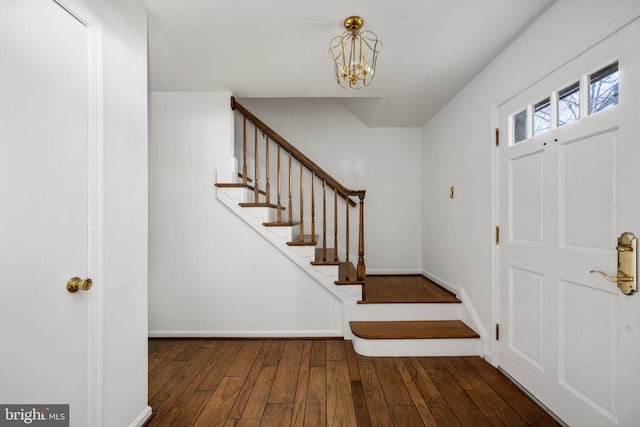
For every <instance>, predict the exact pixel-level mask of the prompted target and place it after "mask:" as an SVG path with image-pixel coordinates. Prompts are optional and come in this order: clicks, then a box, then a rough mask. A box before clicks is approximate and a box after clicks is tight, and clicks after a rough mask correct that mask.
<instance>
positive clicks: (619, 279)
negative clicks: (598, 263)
mask: <svg viewBox="0 0 640 427" xmlns="http://www.w3.org/2000/svg"><path fill="white" fill-rule="evenodd" d="M590 273H598V274H600V275H601V276H602V277H604V278H605V279H607V280H608V281H610V282H614V283H617V282H633V277H621V276H609V275H608V274H607V273H605V272H604V271H602V270H591V271H590Z"/></svg>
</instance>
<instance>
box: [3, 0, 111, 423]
mask: <svg viewBox="0 0 640 427" xmlns="http://www.w3.org/2000/svg"><path fill="white" fill-rule="evenodd" d="M0 6H1V10H2V13H0V58H2V59H1V61H2V65H1V66H0V93H1V94H2V96H1V97H0V177H1V178H0V199H1V200H2V203H1V207H0V259H2V268H1V269H0V282H1V283H2V287H3V297H2V299H0V325H1V326H0V328H1V329H2V334H1V335H2V337H3V340H4V343H3V345H2V346H1V347H0V372H1V375H0V384H2V385H1V386H0V403H2V404H23V405H29V404H34V405H35V404H38V405H41V404H69V405H70V423H71V425H72V426H75V425H88V426H92V425H96V423H97V421H96V420H98V419H99V416H100V415H99V411H100V408H99V406H100V405H99V401H100V392H99V389H100V384H99V375H98V374H99V371H100V357H99V354H100V350H101V349H100V348H99V335H100V334H99V321H98V320H99V317H98V313H96V311H97V310H95V308H96V307H99V304H98V300H97V297H96V295H99V293H97V294H96V293H95V289H94V290H92V291H88V292H82V291H81V292H77V293H74V294H72V293H69V292H67V290H66V287H65V286H66V283H67V281H68V280H69V279H70V278H71V277H73V276H80V277H82V278H86V277H91V278H92V279H94V287H95V286H100V282H99V280H98V281H97V280H96V279H97V276H98V274H97V261H96V260H97V256H96V253H97V248H98V244H99V242H98V241H97V239H96V237H95V236H96V229H97V222H96V220H97V209H96V202H97V200H98V199H97V197H98V191H97V189H98V184H99V182H100V178H99V177H98V174H97V169H98V167H97V166H98V163H97V161H96V159H97V158H98V156H97V150H98V145H97V138H96V135H97V132H96V118H97V114H96V112H97V105H98V104H97V102H96V96H97V94H98V91H97V90H96V88H97V87H98V86H99V85H98V79H97V72H96V70H97V68H96V67H94V61H95V53H96V52H95V48H96V45H95V41H96V38H95V34H92V32H91V30H90V29H89V28H88V26H87V25H86V24H85V23H84V22H82V21H81V20H80V19H79V18H78V17H77V15H76V14H75V13H74V12H73V11H69V10H65V9H64V8H63V7H61V6H60V5H59V4H57V3H55V2H54V1H52V0H47V1H38V0H22V1H20V2H15V1H11V0H0ZM72 13H73V15H72ZM90 308H91V309H90Z"/></svg>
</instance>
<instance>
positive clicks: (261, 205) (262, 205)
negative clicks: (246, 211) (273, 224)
mask: <svg viewBox="0 0 640 427" xmlns="http://www.w3.org/2000/svg"><path fill="white" fill-rule="evenodd" d="M238 204H239V205H240V206H241V207H243V208H273V209H278V205H274V204H273V203H265V202H259V203H254V202H242V203H238ZM280 209H282V210H284V207H281V208H280Z"/></svg>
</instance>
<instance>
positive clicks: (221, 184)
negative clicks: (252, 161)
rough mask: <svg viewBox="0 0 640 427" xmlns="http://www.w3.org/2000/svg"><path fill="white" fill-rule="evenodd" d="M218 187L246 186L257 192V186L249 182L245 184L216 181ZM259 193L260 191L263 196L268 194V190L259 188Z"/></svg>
mask: <svg viewBox="0 0 640 427" xmlns="http://www.w3.org/2000/svg"><path fill="white" fill-rule="evenodd" d="M216 187H218V188H246V189H247V190H249V191H251V192H255V189H256V188H255V187H254V186H253V185H249V184H246V185H245V184H243V183H241V182H231V183H224V182H217V183H216ZM258 193H260V195H261V196H266V195H267V192H266V191H264V190H260V189H259V190H258Z"/></svg>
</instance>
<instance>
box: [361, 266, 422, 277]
mask: <svg viewBox="0 0 640 427" xmlns="http://www.w3.org/2000/svg"><path fill="white" fill-rule="evenodd" d="M367 274H370V275H374V276H375V275H380V276H389V275H394V274H397V275H402V274H406V275H415V274H422V272H421V271H420V270H419V269H415V270H414V269H385V268H368V267H367Z"/></svg>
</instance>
